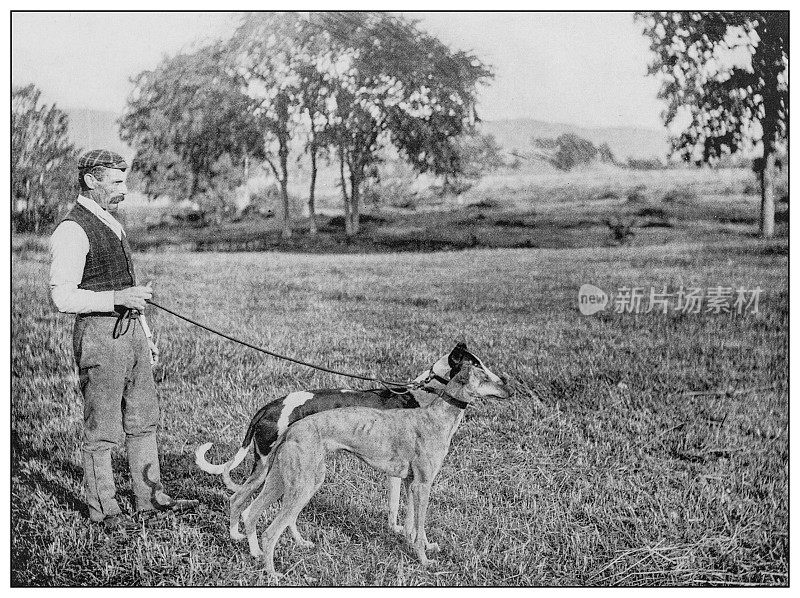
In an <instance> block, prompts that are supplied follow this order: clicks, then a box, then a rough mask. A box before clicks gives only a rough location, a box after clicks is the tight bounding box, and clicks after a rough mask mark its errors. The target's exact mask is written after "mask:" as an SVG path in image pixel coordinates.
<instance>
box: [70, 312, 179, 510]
mask: <svg viewBox="0 0 800 598" xmlns="http://www.w3.org/2000/svg"><path fill="white" fill-rule="evenodd" d="M116 323H117V317H116V316H95V315H92V316H84V315H78V317H77V318H76V319H75V329H74V332H73V349H74V352H75V361H76V362H77V364H78V374H79V378H80V386H81V392H82V393H83V401H84V403H83V405H84V407H83V445H82V450H83V473H84V480H83V481H84V490H85V493H86V502H87V504H88V505H89V516H90V518H91V519H92V520H93V521H101V520H102V519H104V518H105V517H108V516H111V515H117V514H119V513H120V507H119V504H118V503H117V499H116V486H115V484H114V474H113V471H112V469H111V449H112V448H113V447H114V446H116V445H117V444H118V442H119V439H120V437H121V435H122V432H123V431H124V433H125V444H126V449H127V453H128V465H129V467H130V472H131V485H132V487H133V493H134V496H135V499H136V510H137V511H142V510H148V509H152V508H153V503H154V502H158V503H166V502H169V500H170V499H169V497H167V496H166V495H165V494H164V492H163V488H162V487H161V473H160V469H159V465H158V448H157V445H156V429H157V427H158V421H159V406H158V398H157V397H156V387H155V383H154V381H153V370H152V368H151V365H150V349H149V346H148V344H147V338H146V337H145V335H144V332H143V331H142V327H141V325H140V323H139V321H138V319H132V320H130V327H129V328H128V329H127V331H125V334H121V335H120V336H119V337H118V338H114V326H115V324H116ZM122 330H125V325H123V326H122Z"/></svg>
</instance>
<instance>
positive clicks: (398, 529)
mask: <svg viewBox="0 0 800 598" xmlns="http://www.w3.org/2000/svg"><path fill="white" fill-rule="evenodd" d="M389 528H390V529H391V530H392V531H393V532H394V533H396V534H402V533H403V526H402V525H397V524H396V523H395V524H394V525H390V526H389Z"/></svg>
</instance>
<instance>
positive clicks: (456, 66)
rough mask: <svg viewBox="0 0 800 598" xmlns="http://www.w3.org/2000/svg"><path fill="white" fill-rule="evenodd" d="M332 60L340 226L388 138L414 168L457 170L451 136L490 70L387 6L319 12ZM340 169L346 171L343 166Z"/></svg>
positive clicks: (464, 121)
mask: <svg viewBox="0 0 800 598" xmlns="http://www.w3.org/2000/svg"><path fill="white" fill-rule="evenodd" d="M315 18H317V19H318V21H319V22H320V23H321V26H322V27H324V28H325V29H326V30H327V31H328V32H330V35H331V40H332V48H333V53H334V55H335V56H336V57H337V64H340V65H342V68H339V69H336V70H335V71H334V73H332V74H333V75H334V77H333V81H334V82H335V83H336V91H335V94H336V98H335V100H336V107H337V109H336V111H335V117H334V129H335V133H334V134H335V137H336V141H337V144H336V145H337V153H338V157H339V169H340V177H341V183H342V194H343V197H344V201H345V230H346V232H347V234H355V233H357V232H358V228H359V204H360V192H361V186H362V185H363V184H364V183H365V182H366V179H367V173H368V172H369V169H370V168H371V167H372V166H373V165H374V164H375V163H376V162H377V161H378V160H379V150H380V149H381V148H382V147H384V146H385V145H388V144H389V143H391V144H393V145H394V146H395V147H396V148H397V149H398V150H399V152H400V154H401V156H403V157H404V158H405V159H406V160H407V161H408V162H409V163H411V165H412V166H413V167H414V168H415V169H416V170H417V171H418V172H432V173H434V174H436V175H444V174H446V173H450V174H454V173H457V172H461V162H460V157H459V154H458V151H457V148H456V146H455V144H456V142H457V141H456V140H457V138H458V137H459V136H460V135H462V134H464V133H468V132H470V131H471V127H472V126H473V125H474V123H475V121H476V120H477V118H476V114H475V95H476V86H477V84H478V83H481V82H485V81H487V80H488V79H489V78H490V77H491V71H490V69H489V68H488V67H486V66H484V65H483V64H482V63H481V62H480V61H479V60H478V59H477V58H476V57H474V56H472V55H470V54H467V53H464V52H452V51H451V50H450V49H449V48H448V47H447V46H446V45H444V44H443V43H441V42H440V41H439V40H438V39H436V38H435V37H433V36H431V35H429V34H426V33H424V32H422V31H420V30H419V29H418V27H417V23H416V22H414V21H408V20H406V19H403V18H400V17H396V16H393V15H390V14H387V13H347V14H342V13H320V14H318V15H315ZM345 171H346V173H345Z"/></svg>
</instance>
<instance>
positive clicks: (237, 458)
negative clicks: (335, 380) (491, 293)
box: [195, 343, 505, 539]
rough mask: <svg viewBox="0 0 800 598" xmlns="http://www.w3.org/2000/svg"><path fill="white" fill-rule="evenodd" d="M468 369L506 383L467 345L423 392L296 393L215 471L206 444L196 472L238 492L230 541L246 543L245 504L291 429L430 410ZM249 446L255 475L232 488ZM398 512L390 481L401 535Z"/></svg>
mask: <svg viewBox="0 0 800 598" xmlns="http://www.w3.org/2000/svg"><path fill="white" fill-rule="evenodd" d="M464 363H470V364H472V365H474V366H476V367H479V368H481V369H482V370H483V371H484V372H486V375H487V376H488V377H489V378H490V379H491V380H492V381H493V382H495V383H504V382H505V381H504V380H503V379H502V378H501V377H500V376H497V375H496V374H494V373H493V372H491V371H490V370H489V369H488V368H487V367H486V366H485V365H484V364H483V362H482V361H481V360H480V359H479V358H478V357H476V356H475V355H474V354H473V353H472V352H470V351H469V350H468V349H467V345H466V344H465V343H458V344H457V345H456V346H455V347H454V348H453V350H452V351H450V353H448V354H446V355H443V356H442V357H440V358H439V359H438V360H437V361H436V362H435V363H434V364H433V365H432V366H431V367H430V368H428V369H427V370H425V371H424V372H422V373H421V374H420V375H419V376H417V378H415V379H414V382H417V383H419V387H416V388H410V389H409V388H398V389H389V388H378V389H373V390H349V389H321V390H312V391H298V392H293V393H290V394H288V395H286V396H285V397H282V398H280V399H275V400H274V401H270V402H269V403H267V404H266V405H264V406H263V407H262V408H261V409H259V410H258V411H257V412H256V414H255V415H254V416H253V418H252V419H251V420H250V425H249V426H248V428H247V433H246V434H245V437H244V440H243V441H242V447H241V448H240V449H239V451H238V452H237V453H236V454H235V455H234V456H233V457H232V458H231V459H230V460H228V461H226V462H225V463H221V464H219V465H214V464H213V463H209V462H208V461H207V460H206V458H205V454H206V452H207V451H208V449H209V448H211V445H212V443H210V442H208V443H206V444H203V445H201V446H199V447H198V448H197V450H196V452H195V462H196V463H197V466H198V467H199V468H200V469H202V470H203V471H205V472H207V473H210V474H214V475H222V476H223V480H224V481H225V485H226V486H227V487H228V489H229V490H232V491H234V494H233V495H232V496H231V498H230V502H231V527H230V531H231V537H232V538H234V539H243V538H244V536H243V535H242V534H241V533H240V532H239V517H240V515H241V513H242V511H243V510H244V507H245V503H246V501H247V500H248V499H249V498H250V497H251V496H252V495H253V494H254V493H255V492H256V491H257V490H258V488H259V486H260V484H261V483H263V479H264V478H265V477H266V473H267V471H266V469H267V463H268V455H269V454H270V451H271V450H272V448H273V447H274V446H275V443H276V441H277V440H278V438H280V437H281V436H282V435H283V433H284V432H286V430H287V429H288V428H289V426H290V425H291V424H293V423H294V422H296V421H298V420H300V419H302V418H304V417H306V416H309V415H312V414H314V413H319V412H321V411H327V410H329V409H338V408H340V407H355V406H359V407H373V408H377V409H413V408H417V407H426V406H427V405H429V404H430V403H431V401H433V400H434V399H435V398H436V397H437V396H438V393H441V392H442V390H443V389H444V387H445V386H447V383H448V382H449V381H450V380H451V379H452V378H453V377H454V376H455V375H456V374H458V372H459V371H460V370H461V367H462V365H463V364H464ZM250 445H253V447H254V451H255V457H256V458H255V461H254V463H253V471H252V473H251V475H250V477H249V478H248V480H247V482H245V483H244V484H243V485H239V484H236V483H234V482H233V480H232V479H231V477H230V472H231V470H232V469H234V468H235V467H237V466H238V465H239V464H240V463H241V462H242V461H243V460H244V458H245V457H246V456H247V453H248V452H249V449H250ZM259 470H260V471H259ZM399 506H400V479H399V478H389V527H390V528H391V529H392V530H394V531H396V532H401V531H402V526H399V525H398V524H397V513H398V510H399Z"/></svg>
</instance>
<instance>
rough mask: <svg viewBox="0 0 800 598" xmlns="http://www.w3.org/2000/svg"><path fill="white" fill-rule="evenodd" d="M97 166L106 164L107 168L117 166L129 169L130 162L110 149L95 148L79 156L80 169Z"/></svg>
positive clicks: (119, 168) (121, 168) (120, 168)
mask: <svg viewBox="0 0 800 598" xmlns="http://www.w3.org/2000/svg"><path fill="white" fill-rule="evenodd" d="M95 166H105V167H106V168H116V169H117V170H127V169H128V163H127V162H125V158H123V157H122V156H120V155H119V154H115V153H114V152H112V151H110V150H104V149H95V150H91V151H88V152H86V153H85V154H83V155H82V156H81V157H80V158H78V170H88V169H89V168H94V167H95Z"/></svg>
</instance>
